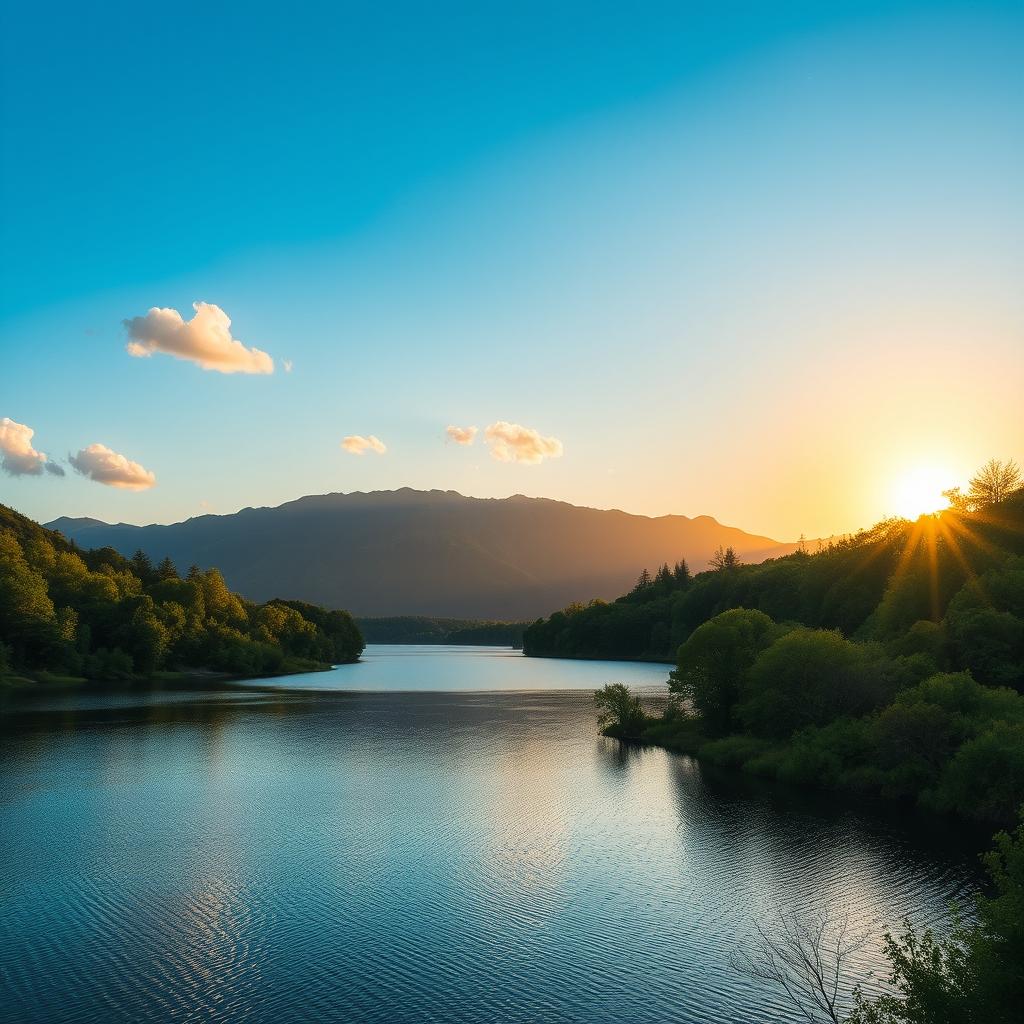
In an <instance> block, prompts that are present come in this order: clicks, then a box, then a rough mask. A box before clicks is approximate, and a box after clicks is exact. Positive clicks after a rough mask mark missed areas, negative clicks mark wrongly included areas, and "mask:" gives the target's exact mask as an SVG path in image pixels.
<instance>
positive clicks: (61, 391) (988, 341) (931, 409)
mask: <svg viewBox="0 0 1024 1024" xmlns="http://www.w3.org/2000/svg"><path fill="white" fill-rule="evenodd" d="M3 19H4V21H3V24H2V25H0V59H2V64H3V69H2V76H3V78H2V114H0V117H2V134H0V137H2V156H0V160H2V163H0V167H2V177H0V188H2V195H0V232H2V255H0V259H2V265H0V289H2V293H0V456H2V459H3V461H2V463H0V470H2V468H4V467H6V472H3V471H0V501H2V502H3V503H5V504H8V505H11V506H13V507H15V508H17V509H18V510H19V511H22V512H24V513H25V514H27V515H29V516H32V517H33V518H35V519H38V520H40V521H47V520H50V519H53V518H56V517H57V516H59V515H88V516H95V517H97V518H101V519H104V520H107V521H113V522H121V521H123V522H132V523H140V524H143V523H150V522H174V521H179V520H181V519H185V518H188V517H190V516H195V515H201V514H205V513H207V512H213V513H230V512H233V511H236V510H237V509H239V508H243V507H246V506H260V505H275V504H279V503H281V502H284V501H288V500H290V499H293V498H296V497H299V496H301V495H304V494H318V493H325V492H330V491H353V490H374V489H385V488H394V487H401V486H411V487H418V488H442V489H449V488H450V489H454V490H458V491H461V492H462V493H464V494H471V495H477V496H482V497H489V496H504V495H508V494H514V493H522V494H529V495H537V496H544V497H551V498H557V499H561V500H565V501H571V502H573V503H576V504H581V505H593V506H597V507H602V508H622V509H625V510H626V511H629V512H636V513H643V514H647V515H665V514H669V513H678V514H684V515H690V516H694V515H702V514H707V515H713V516H715V517H716V518H717V519H719V520H720V521H722V522H725V523H729V524H730V525H736V526H740V527H743V528H744V529H747V530H750V531H752V532H756V533H760V534H766V535H768V536H771V537H774V538H776V539H780V540H792V539H795V538H796V537H798V536H799V535H800V534H801V533H802V534H805V535H806V536H808V537H819V536H830V535H833V534H837V533H845V532H848V531H851V530H854V529H856V528H858V527H861V526H869V525H871V523H873V522H875V521H877V520H878V519H880V518H882V517H883V516H885V515H888V514H892V513H895V512H901V511H912V509H908V508H906V507H905V506H906V494H907V493H908V489H909V491H910V493H911V495H912V497H913V498H914V499H915V500H917V499H918V498H919V500H920V501H922V502H923V501H925V500H926V499H925V497H924V494H923V492H925V491H927V492H929V493H932V492H935V491H937V490H938V489H939V486H940V484H941V485H943V486H945V485H953V484H962V483H963V482H964V481H966V479H967V478H968V477H969V476H970V474H971V472H972V471H973V470H974V469H975V468H976V467H977V466H978V465H980V464H981V463H983V462H984V461H985V460H987V459H988V458H989V457H992V456H996V457H1000V458H1011V457H1012V458H1016V459H1018V460H1019V461H1024V402H1022V400H1021V394H1022V393H1024V287H1022V284H1024V61H1022V60H1021V59H1020V55H1021V53H1022V52H1024V7H1022V6H1021V5H1020V4H1019V3H1005V4H1000V3H984V2H982V3H971V4H964V3H961V4H946V3H941V2H932V3H909V2H907V3H874V2H869V0H864V2H858V3H851V2H845V0H832V2H829V3H827V4H823V3H820V2H817V0H815V2H799V3H796V2H787V0H773V2H771V3H733V4H722V3H719V2H715V3H681V2H677V3H665V4H658V3H643V2H638V3H634V4H629V5H623V4H621V3H602V2H595V0H589V2H586V3H582V2H581V3H575V2H564V3H551V2H550V0H548V2H546V3H536V4H534V3H530V2H522V3H517V4H514V5H513V4H508V5H505V4H479V3H465V4H450V3H444V2H439V3H436V4H430V5H427V4H422V3H414V4H398V3H392V4H354V3H345V2H338V3H331V4H326V3H325V4H310V3H303V2H298V3H295V4H292V5H289V6H288V7H287V8H281V7H277V8H276V9H274V10H271V9H270V8H269V7H262V6H261V5H252V4H244V5H242V4H231V3H225V4H217V5H209V4H187V3H176V4H174V5H166V4H144V5H140V4H116V3H105V4H101V5H81V4H70V3H57V4H50V5H46V6H43V5H28V4H21V5H17V6H15V5H8V6H7V7H6V9H5V14H4V15H3ZM193 318H195V319H193ZM5 423H6V426H5V425H4V424H5ZM449 427H452V428H457V429H453V430H451V431H448V430H447V428H449ZM473 427H475V428H476V431H475V432H474V431H473V430H472V429H471V428H473ZM26 429H27V430H31V431H32V434H31V435H27V434H26V432H25V431H26ZM467 442H471V443H467ZM44 455H45V461H44V460H43V456H44ZM911 505H913V502H911ZM919 510H920V511H924V510H925V509H924V508H923V507H922V508H921V509H919Z"/></svg>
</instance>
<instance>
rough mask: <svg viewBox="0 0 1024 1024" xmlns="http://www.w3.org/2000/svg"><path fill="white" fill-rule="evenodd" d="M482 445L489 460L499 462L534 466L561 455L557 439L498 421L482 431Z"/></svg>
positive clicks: (515, 424)
mask: <svg viewBox="0 0 1024 1024" xmlns="http://www.w3.org/2000/svg"><path fill="white" fill-rule="evenodd" d="M484 443H485V444H486V445H487V446H488V447H489V448H490V450H491V458H493V459H497V460H498V461H499V462H521V463H524V464H525V465H528V466H535V465H537V464H538V463H540V462H543V461H544V460H545V459H557V458H560V457H561V455H562V442H561V441H559V440H558V438H557V437H543V436H542V435H541V434H540V433H539V432H538V431H536V430H534V429H533V428H532V427H524V426H523V425H522V424H520V423H507V422H506V421H505V420H498V421H497V422H496V423H492V424H491V425H490V426H489V427H488V428H487V429H486V430H485V431H484Z"/></svg>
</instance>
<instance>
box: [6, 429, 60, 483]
mask: <svg viewBox="0 0 1024 1024" xmlns="http://www.w3.org/2000/svg"><path fill="white" fill-rule="evenodd" d="M34 435H35V431H34V430H33V429H32V428H31V427H29V426H26V425H25V424H24V423H17V422H16V421H15V420H12V419H10V418H8V417H7V416H5V417H4V418H3V419H2V420H0V466H2V467H3V470H4V472H5V473H9V474H10V475H11V476H39V475H40V474H41V473H42V472H43V471H44V470H46V471H48V472H50V473H55V474H56V475H57V476H63V475H64V471H63V470H62V469H61V468H60V466H55V465H54V463H52V462H48V461H47V459H46V453H45V452H37V451H36V450H35V448H33V447H32V438H33V436H34Z"/></svg>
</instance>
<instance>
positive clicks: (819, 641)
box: [524, 466, 1024, 823]
mask: <svg viewBox="0 0 1024 1024" xmlns="http://www.w3.org/2000/svg"><path fill="white" fill-rule="evenodd" d="M997 468H998V467H997ZM1012 468H1013V467H1011V469H1012ZM994 472H995V469H993V468H992V467H988V468H987V469H986V470H985V471H984V472H983V473H982V474H979V478H978V479H982V478H983V477H984V478H985V479H988V478H989V477H990V476H991V475H992V473H994ZM1001 472H1002V473H1003V478H1004V479H1010V478H1011V477H1012V472H1011V473H1010V476H1009V477H1007V476H1006V467H1005V466H1003V467H1002V470H1001ZM979 486H980V484H979ZM993 488H994V489H992V490H990V492H987V493H985V494H982V492H981V491H977V492H976V497H977V501H976V502H975V503H974V504H973V505H972V508H973V509H974V511H971V512H962V511H956V510H952V511H948V512H946V513H944V514H943V515H942V516H940V517H934V516H922V517H921V518H920V519H919V520H918V522H916V523H908V522H905V521H901V520H898V521H887V522H885V523H881V524H879V525H878V526H876V527H875V528H874V529H873V530H870V531H868V532H866V533H863V534H859V535H858V536H856V537H853V538H850V539H848V540H846V541H844V542H841V543H838V544H834V545H831V546H828V547H826V548H824V549H823V550H822V551H820V552H818V553H816V554H808V553H807V552H806V551H797V552H796V553H794V554H793V555H790V556H787V557H785V558H780V559H776V560H774V561H771V562H765V563H763V564H761V565H752V566H747V565H733V566H731V567H726V566H724V565H722V566H721V567H719V568H718V569H716V570H715V571H709V572H705V573H700V574H698V575H697V576H694V577H691V576H689V574H688V573H687V574H686V575H685V576H684V577H682V578H679V579H677V578H676V576H675V574H674V573H672V572H670V571H665V572H662V571H659V572H658V573H657V574H655V576H654V577H651V576H650V575H649V574H645V575H644V576H643V577H641V580H640V582H639V583H638V584H637V586H636V587H634V589H633V590H632V591H631V592H630V593H629V594H626V595H624V596H623V597H621V598H619V599H618V600H617V601H615V602H612V603H610V604H606V603H603V602H593V603H591V604H589V605H586V606H584V605H574V606H572V607H570V608H566V609H564V610H563V611H561V612H556V613H555V614H553V615H551V616H550V617H549V618H548V619H546V620H540V621H538V622H536V623H534V624H533V625H532V626H530V627H529V628H528V629H527V631H526V634H525V637H524V640H525V650H526V653H528V654H556V655H561V656H574V655H576V656H580V655H585V656H591V657H593V656H597V657H644V656H650V655H652V654H656V653H660V652H661V651H662V650H663V649H664V639H665V637H666V636H667V637H668V646H669V647H672V646H673V645H674V644H675V645H676V649H677V651H678V662H677V667H676V669H675V670H674V671H673V672H672V673H671V677H670V681H669V687H670V689H671V690H672V692H673V693H674V694H675V696H676V698H677V700H676V701H674V702H673V703H672V706H671V707H670V709H669V711H668V712H667V713H666V714H665V715H664V716H663V717H662V718H660V719H655V720H651V721H649V722H648V723H647V724H646V726H645V728H644V731H643V738H644V739H645V740H646V741H649V742H656V743H660V744H663V745H665V746H667V747H670V748H672V749H676V750H682V751H685V752H687V753H691V754H695V755H699V756H700V757H702V758H705V759H707V760H709V761H712V762H715V763H719V764H724V765H729V766H734V767H737V768H741V769H743V770H744V771H747V772H751V773H756V774H758V775H762V776H766V777H769V778H776V779H779V780H782V781H786V782H792V783H798V784H801V785H808V786H815V787H819V788H832V789H844V790H848V791H851V792H856V793H859V794H866V795H880V796H883V797H887V798H892V799H899V800H907V801H912V802H915V803H917V804H919V805H921V806H923V807H927V808H931V809H935V810H940V811H943V812H952V813H955V814H958V815H962V816H965V817H971V818H977V819H979V820H982V821H991V822H998V823H1009V822H1011V821H1013V820H1014V817H1015V815H1016V812H1017V808H1018V807H1019V806H1020V805H1021V803H1022V802H1024V696H1022V691H1024V491H1021V490H1018V491H1016V492H1014V493H1011V494H1006V493H1004V491H1003V490H1000V489H999V488H998V487H996V486H995V485H993ZM723 554H724V552H723ZM666 569H667V567H666Z"/></svg>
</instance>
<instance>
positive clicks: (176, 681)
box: [0, 658, 359, 694]
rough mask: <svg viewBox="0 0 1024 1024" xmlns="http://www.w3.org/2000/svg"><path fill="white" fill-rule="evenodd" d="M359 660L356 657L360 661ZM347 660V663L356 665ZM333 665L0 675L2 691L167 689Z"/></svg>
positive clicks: (295, 663)
mask: <svg viewBox="0 0 1024 1024" xmlns="http://www.w3.org/2000/svg"><path fill="white" fill-rule="evenodd" d="M358 660H359V659H358V658H357V659H355V661H358ZM355 661H353V662H345V663H344V664H354V663H355ZM332 668H334V666H333V665H329V664H327V663H326V662H320V661H317V662H309V661H304V660H302V659H292V660H289V661H288V662H287V664H285V665H283V666H282V667H281V669H280V670H279V671H275V672H266V673H263V674H260V675H253V674H251V673H238V672H235V673H232V672H218V671H215V670H214V669H188V670H183V671H170V670H165V671H160V672H154V673H153V674H152V675H149V676H128V677H120V678H110V679H88V678H86V677H85V676H71V675H60V674H58V673H56V672H34V673H32V674H31V675H4V676H0V694H3V693H24V692H33V691H39V690H43V689H47V690H48V689H68V690H73V689H83V690H89V689H92V688H97V689H104V690H109V689H110V688H111V687H123V688H125V689H139V688H143V687H150V688H153V689H158V690H160V689H168V688H172V687H181V688H192V687H208V686H219V685H222V684H223V685H227V684H230V683H238V682H244V681H246V680H249V679H276V678H278V677H280V676H291V675H302V674H305V673H314V672H329V671H330V670H331V669H332Z"/></svg>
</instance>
